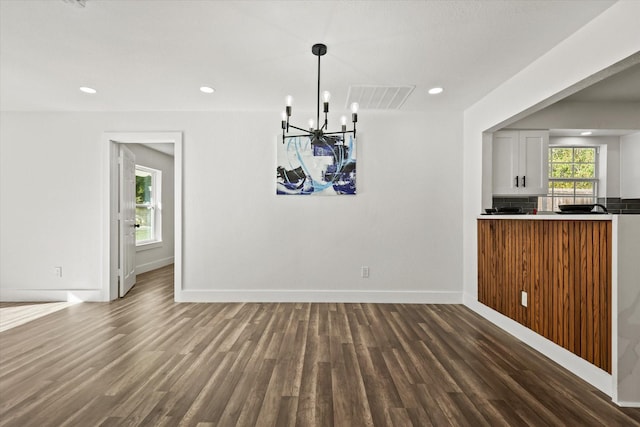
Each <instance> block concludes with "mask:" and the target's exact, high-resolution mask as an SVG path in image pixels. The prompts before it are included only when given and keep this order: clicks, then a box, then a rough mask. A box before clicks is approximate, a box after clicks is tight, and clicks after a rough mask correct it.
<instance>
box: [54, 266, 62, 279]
mask: <svg viewBox="0 0 640 427" xmlns="http://www.w3.org/2000/svg"><path fill="white" fill-rule="evenodd" d="M53 272H54V274H55V275H56V277H57V278H58V279H62V267H61V266H60V267H54V268H53Z"/></svg>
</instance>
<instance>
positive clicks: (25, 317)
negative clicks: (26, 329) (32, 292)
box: [0, 302, 77, 332]
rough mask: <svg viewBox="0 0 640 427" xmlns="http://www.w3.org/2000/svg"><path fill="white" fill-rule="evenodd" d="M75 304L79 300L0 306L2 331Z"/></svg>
mask: <svg viewBox="0 0 640 427" xmlns="http://www.w3.org/2000/svg"><path fill="white" fill-rule="evenodd" d="M74 304H77V302H44V303H33V304H20V305H15V306H11V307H0V332H3V331H6V330H9V329H11V328H15V327H16V326H20V325H23V324H25V323H27V322H30V321H32V320H35V319H38V318H40V317H42V316H46V315H47V314H51V313H54V312H56V311H58V310H62V309H64V308H67V307H70V306H72V305H74Z"/></svg>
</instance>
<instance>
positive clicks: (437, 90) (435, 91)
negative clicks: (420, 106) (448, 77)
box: [429, 87, 444, 95]
mask: <svg viewBox="0 0 640 427" xmlns="http://www.w3.org/2000/svg"><path fill="white" fill-rule="evenodd" d="M443 90H444V89H442V88H441V87H432V88H431V89H429V95H437V94H439V93H442V91H443Z"/></svg>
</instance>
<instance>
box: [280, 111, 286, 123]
mask: <svg viewBox="0 0 640 427" xmlns="http://www.w3.org/2000/svg"><path fill="white" fill-rule="evenodd" d="M280 117H282V121H283V122H286V121H287V113H286V112H285V111H283V112H282V113H280Z"/></svg>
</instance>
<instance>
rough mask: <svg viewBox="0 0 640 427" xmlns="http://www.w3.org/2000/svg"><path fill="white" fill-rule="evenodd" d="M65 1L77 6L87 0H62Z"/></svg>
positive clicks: (80, 5) (82, 5) (83, 4)
mask: <svg viewBox="0 0 640 427" xmlns="http://www.w3.org/2000/svg"><path fill="white" fill-rule="evenodd" d="M62 1H63V2H65V3H69V4H73V5H75V6H78V7H84V6H85V3H86V2H87V0H62Z"/></svg>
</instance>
